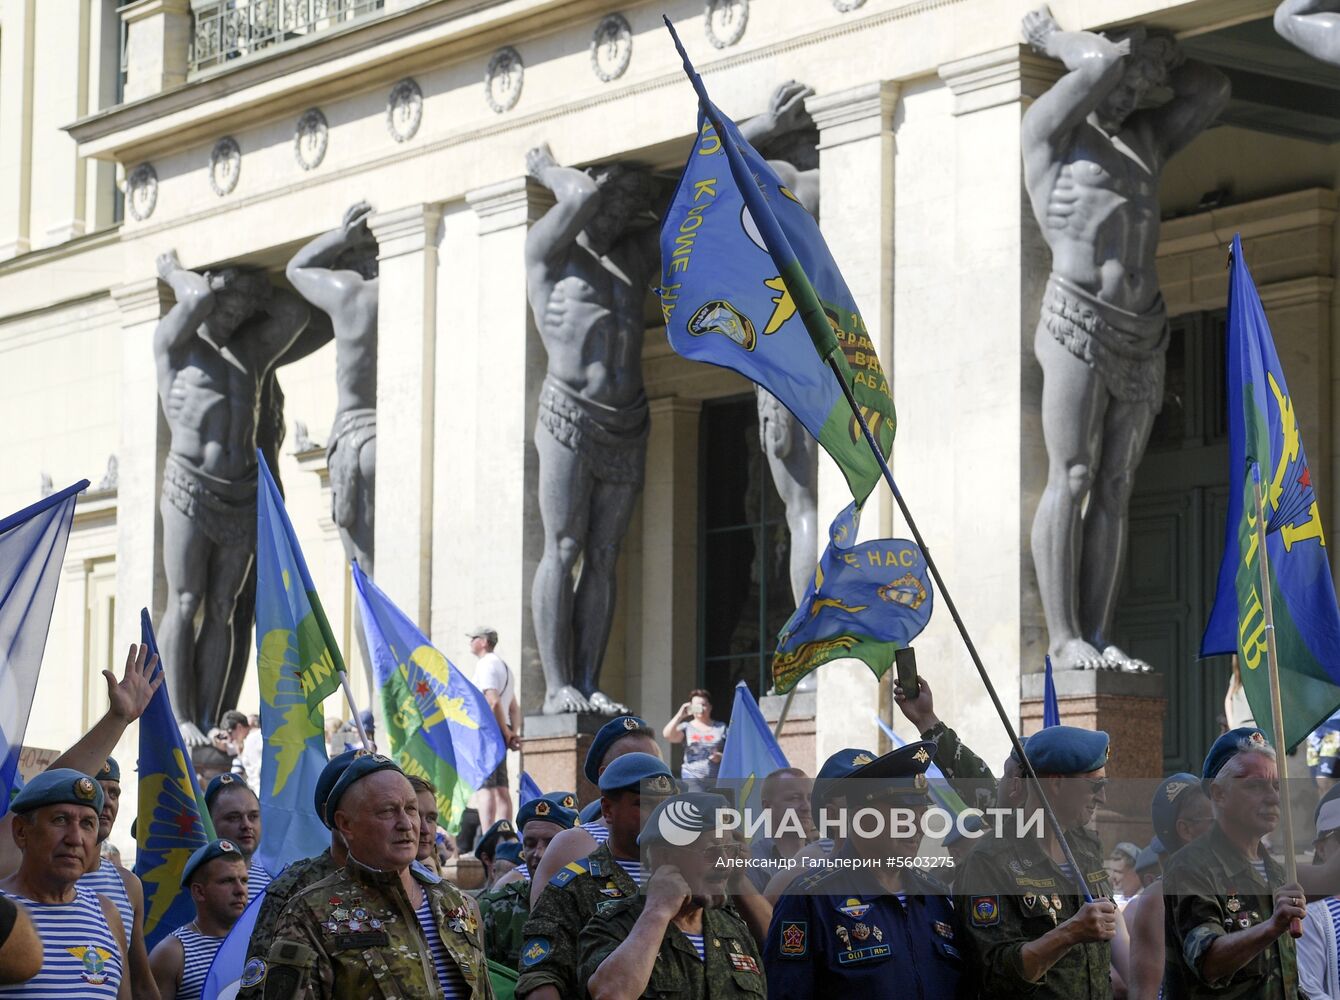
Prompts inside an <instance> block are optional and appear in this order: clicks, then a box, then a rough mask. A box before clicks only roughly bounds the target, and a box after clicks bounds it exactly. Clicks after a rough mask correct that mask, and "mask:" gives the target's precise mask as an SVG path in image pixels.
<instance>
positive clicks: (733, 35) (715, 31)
mask: <svg viewBox="0 0 1340 1000" xmlns="http://www.w3.org/2000/svg"><path fill="white" fill-rule="evenodd" d="M748 23H749V0H707V7H706V9H705V10H704V11H703V26H704V27H705V28H706V29H707V40H708V41H709V42H711V43H712V44H713V45H715V46H716V47H717V48H719V49H724V48H726V47H727V46H728V45H734V44H735V43H736V42H738V41H739V40H740V38H741V37H742V36H743V35H744V29H745V25H747V24H748Z"/></svg>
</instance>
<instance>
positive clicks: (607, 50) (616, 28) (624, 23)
mask: <svg viewBox="0 0 1340 1000" xmlns="http://www.w3.org/2000/svg"><path fill="white" fill-rule="evenodd" d="M632 58H633V29H632V28H631V27H630V26H629V24H628V18H626V17H624V16H623V15H622V14H610V15H609V16H608V17H606V18H603V19H602V20H601V22H600V23H599V24H598V25H596V30H595V34H593V35H592V36H591V68H592V69H593V70H595V73H596V76H598V77H600V79H602V80H604V81H605V82H606V83H609V82H610V81H611V80H617V79H618V78H619V77H621V76H623V74H624V71H625V70H626V69H628V63H629V61H630V60H632Z"/></svg>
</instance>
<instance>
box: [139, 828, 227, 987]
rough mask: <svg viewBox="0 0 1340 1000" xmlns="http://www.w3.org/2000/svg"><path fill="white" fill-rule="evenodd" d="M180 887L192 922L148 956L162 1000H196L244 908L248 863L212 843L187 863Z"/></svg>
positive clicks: (221, 843) (224, 846) (221, 844)
mask: <svg viewBox="0 0 1340 1000" xmlns="http://www.w3.org/2000/svg"><path fill="white" fill-rule="evenodd" d="M181 885H182V888H183V889H185V890H186V891H187V892H189V893H190V894H191V902H192V903H193V904H195V919H194V920H192V921H191V922H190V923H189V924H186V925H184V926H182V927H178V928H177V929H176V930H175V931H173V932H172V933H171V934H169V935H168V936H167V937H165V938H163V940H161V941H159V942H158V944H157V945H155V946H154V950H153V954H152V955H150V956H149V961H150V963H151V965H152V966H153V970H154V980H155V981H156V982H157V983H158V993H159V996H160V997H161V1000H201V997H202V995H203V992H204V987H205V975H206V974H207V973H208V972H209V966H210V963H211V962H213V961H214V956H215V955H216V954H217V953H218V950H219V946H220V945H222V944H223V940H224V938H226V937H227V936H228V932H229V931H231V930H232V929H233V925H234V924H235V923H237V920H238V918H239V917H241V916H242V913H243V911H244V910H246V908H247V862H246V860H245V859H244V858H243V857H242V852H241V851H239V850H238V849H237V847H236V846H234V845H233V844H232V843H230V842H229V841H227V840H211V841H210V842H209V843H208V844H206V845H205V846H204V847H201V848H198V849H197V850H196V851H195V853H194V854H192V855H191V856H190V858H189V859H187V862H186V866H185V867H184V868H183V869H182V873H181Z"/></svg>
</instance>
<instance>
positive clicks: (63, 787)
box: [9, 767, 102, 813]
mask: <svg viewBox="0 0 1340 1000" xmlns="http://www.w3.org/2000/svg"><path fill="white" fill-rule="evenodd" d="M66 804H70V805H76V806H88V807H89V808H90V809H92V810H93V811H94V812H99V813H100V812H102V786H101V785H99V784H98V783H97V782H96V781H94V780H93V779H92V778H90V777H89V776H88V775H87V774H84V773H82V772H80V771H76V770H74V769H73V768H69V767H57V768H52V769H51V770H49V771H43V772H42V773H41V774H39V775H38V776H37V777H35V778H33V780H32V781H30V782H28V784H26V785H24V787H23V791H21V792H19V794H18V795H16V796H14V801H13V802H11V803H10V804H9V808H10V810H11V811H13V812H16V813H26V812H31V811H32V810H34V809H41V808H42V807H43V806H60V805H66Z"/></svg>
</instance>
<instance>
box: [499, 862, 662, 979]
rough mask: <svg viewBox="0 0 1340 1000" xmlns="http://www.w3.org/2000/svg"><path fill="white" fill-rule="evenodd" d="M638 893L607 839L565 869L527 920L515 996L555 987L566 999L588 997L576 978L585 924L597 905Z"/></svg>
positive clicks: (553, 880)
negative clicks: (615, 857)
mask: <svg viewBox="0 0 1340 1000" xmlns="http://www.w3.org/2000/svg"><path fill="white" fill-rule="evenodd" d="M636 895H637V885H636V884H635V883H634V882H633V880H632V879H631V878H629V876H628V873H627V872H625V871H624V870H623V869H622V868H620V867H619V865H618V863H617V862H616V861H615V860H614V855H613V854H612V853H611V852H610V849H609V845H608V844H601V845H600V846H599V847H597V848H596V849H595V850H594V851H593V852H592V853H591V854H590V855H588V856H587V857H585V858H583V859H582V860H581V861H574V862H573V863H572V864H569V865H567V866H565V867H564V868H562V869H561V870H560V871H559V873H558V874H557V875H555V876H554V877H553V878H551V879H550V880H549V884H548V885H546V886H545V887H544V891H543V892H542V893H540V898H539V899H538V900H536V901H535V906H534V907H533V908H532V909H531V911H530V919H529V920H527V921H526V926H525V929H524V931H523V934H524V935H525V940H524V941H523V942H522V945H521V962H520V965H518V966H517V971H519V972H520V973H521V978H520V979H518V980H517V984H516V995H517V996H518V997H524V996H525V995H526V994H527V993H530V992H532V991H534V990H537V989H539V988H540V987H541V986H553V987H555V988H557V990H558V994H559V996H561V997H564V998H567V997H580V996H585V993H586V991H585V988H584V987H581V986H580V985H579V982H578V979H577V963H578V961H579V960H580V957H581V956H580V953H579V951H578V936H579V935H580V934H581V932H582V928H583V927H585V926H586V922H587V921H588V920H590V919H591V918H592V917H593V916H595V913H596V906H597V905H598V904H600V903H602V902H604V901H605V900H607V899H624V898H626V897H628V896H636Z"/></svg>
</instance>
